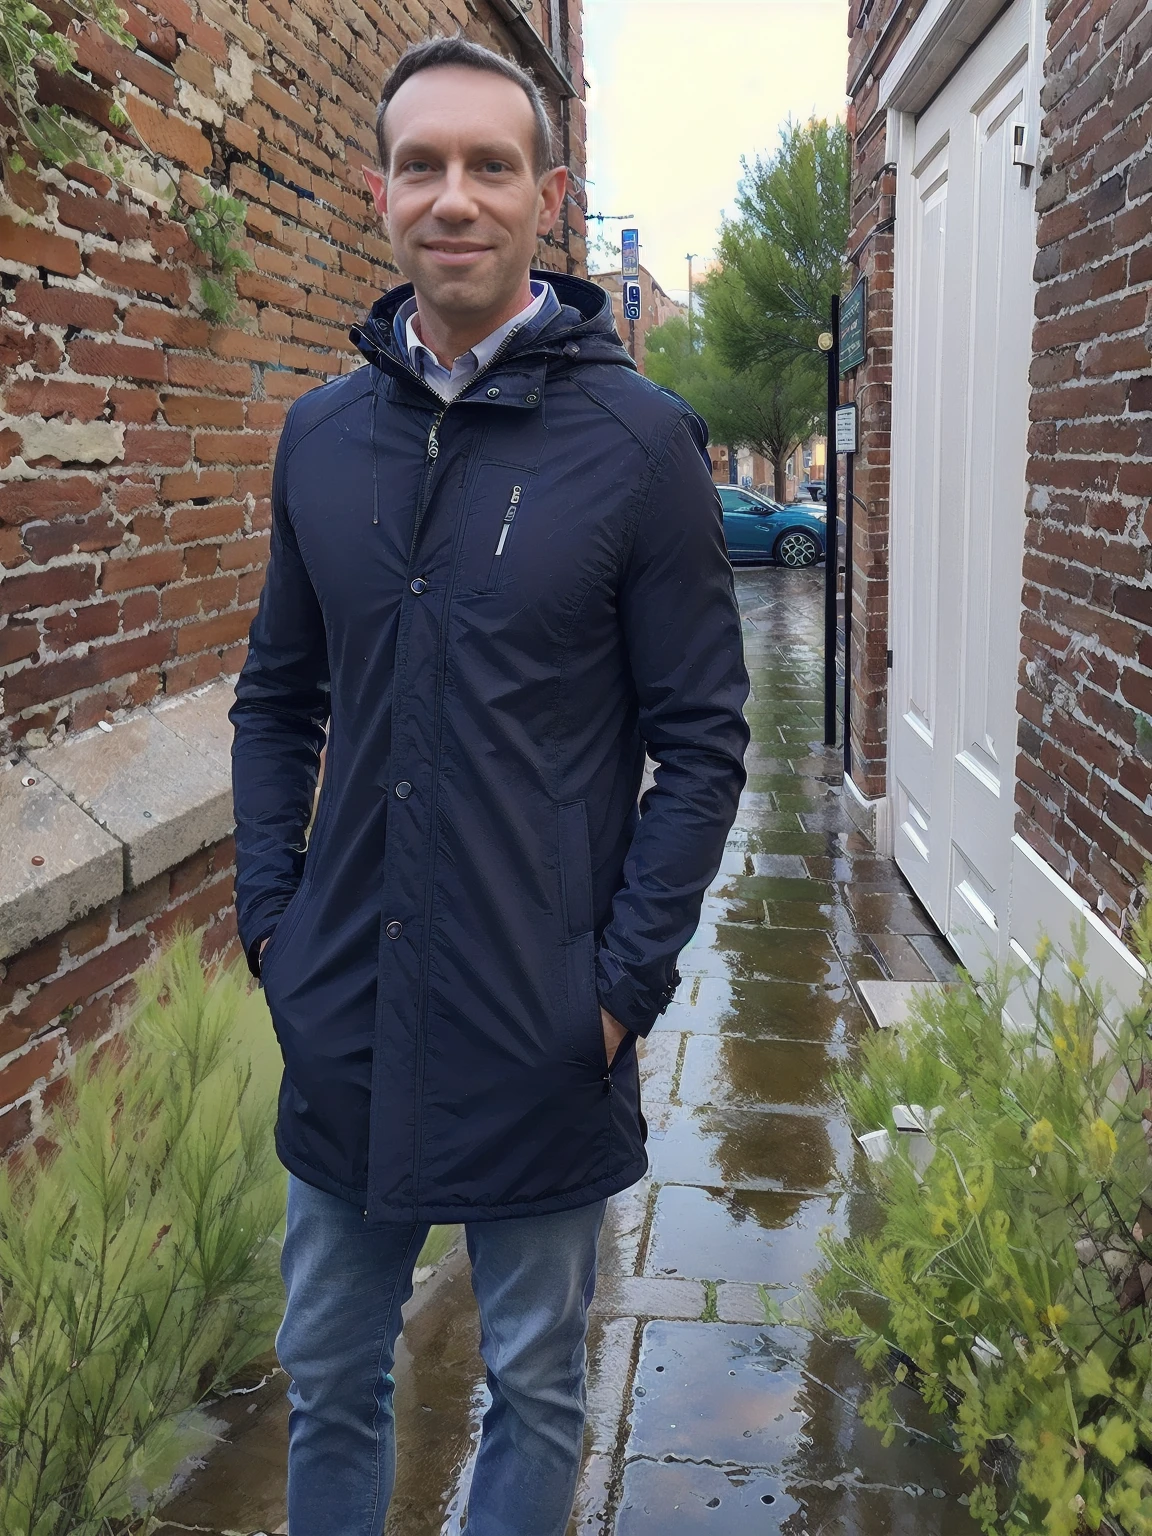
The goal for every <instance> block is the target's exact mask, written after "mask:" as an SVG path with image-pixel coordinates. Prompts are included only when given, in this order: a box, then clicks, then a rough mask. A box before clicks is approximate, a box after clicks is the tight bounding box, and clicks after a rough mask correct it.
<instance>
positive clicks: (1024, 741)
mask: <svg viewBox="0 0 1152 1536" xmlns="http://www.w3.org/2000/svg"><path fill="white" fill-rule="evenodd" d="M1048 12H1049V21H1050V28H1049V34H1048V49H1049V57H1048V61H1047V69H1046V83H1045V87H1044V97H1043V102H1042V105H1043V108H1044V113H1045V115H1044V119H1043V133H1042V143H1041V165H1040V185H1039V189H1038V199H1037V201H1038V207H1039V210H1040V224H1039V253H1038V256H1037V261H1036V278H1037V282H1038V284H1039V291H1038V293H1037V299H1036V317H1037V319H1036V329H1035V335H1034V348H1035V357H1034V360H1033V365H1032V385H1033V395H1032V405H1031V432H1030V437H1029V449H1030V459H1029V467H1028V480H1029V485H1030V491H1029V498H1028V523H1027V533H1026V544H1025V556H1024V583H1025V584H1024V623H1023V657H1022V664H1021V676H1020V695H1019V708H1020V714H1021V717H1022V720H1021V729H1020V743H1019V744H1020V756H1019V761H1018V765H1017V771H1018V774H1019V781H1020V782H1019V789H1018V793H1017V805H1018V818H1017V827H1018V830H1019V832H1020V834H1021V835H1022V836H1023V837H1025V838H1026V839H1027V841H1028V842H1029V843H1030V844H1031V845H1032V847H1033V848H1035V849H1036V850H1037V852H1039V853H1040V854H1041V855H1042V857H1043V858H1044V859H1046V860H1047V861H1048V863H1050V864H1051V865H1052V866H1053V868H1055V869H1056V870H1057V872H1058V873H1059V874H1061V875H1062V876H1063V877H1064V878H1065V879H1067V880H1068V881H1069V882H1070V883H1071V884H1072V885H1073V886H1074V887H1075V889H1076V890H1077V891H1078V892H1079V893H1080V894H1081V895H1082V896H1083V897H1084V898H1085V899H1086V900H1087V901H1088V902H1089V903H1090V905H1092V906H1093V907H1094V908H1095V909H1096V910H1097V911H1099V912H1100V913H1101V915H1102V916H1103V917H1104V918H1105V920H1106V921H1107V922H1108V923H1109V924H1110V925H1112V926H1113V927H1115V928H1116V929H1117V930H1119V931H1123V929H1124V927H1125V924H1126V922H1127V920H1128V919H1129V918H1130V916H1131V915H1132V913H1133V912H1134V910H1135V906H1136V902H1137V899H1138V888H1139V882H1140V880H1141V878H1142V874H1143V870H1144V867H1145V865H1146V864H1147V863H1148V862H1149V861H1152V565H1150V553H1149V550H1150V538H1152V516H1150V513H1149V497H1150V496H1152V368H1150V362H1152V358H1150V343H1152V330H1150V328H1149V323H1150V320H1152V314H1150V310H1149V299H1150V294H1152V153H1150V152H1149V149H1148V145H1149V140H1150V138H1152V4H1150V3H1149V0H1111V3H1109V0H1091V3H1088V0H1052V3H1051V4H1050V5H1049V7H1048ZM1141 719H1143V721H1144V722H1145V725H1144V727H1141Z"/></svg>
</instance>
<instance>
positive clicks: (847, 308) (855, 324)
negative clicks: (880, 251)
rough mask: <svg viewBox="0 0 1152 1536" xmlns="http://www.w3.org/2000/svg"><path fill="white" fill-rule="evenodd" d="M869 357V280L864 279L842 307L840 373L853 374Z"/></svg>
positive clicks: (843, 302)
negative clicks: (854, 369) (853, 370)
mask: <svg viewBox="0 0 1152 1536" xmlns="http://www.w3.org/2000/svg"><path fill="white" fill-rule="evenodd" d="M867 355H868V279H867V278H866V277H862V278H861V279H860V281H859V282H858V283H857V284H856V286H855V288H853V290H852V292H851V293H850V294H849V295H848V297H847V298H846V299H844V300H843V301H842V302H841V305H840V372H841V373H851V371H852V369H853V368H859V366H860V364H861V363H862V362H863V361H864V359H865V357H866V356H867Z"/></svg>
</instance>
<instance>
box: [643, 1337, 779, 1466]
mask: <svg viewBox="0 0 1152 1536" xmlns="http://www.w3.org/2000/svg"><path fill="white" fill-rule="evenodd" d="M806 1347H807V1339H806V1337H805V1335H804V1334H802V1333H800V1332H798V1331H796V1330H795V1329H787V1328H756V1327H749V1326H747V1325H741V1324H726V1323H673V1322H663V1321H661V1322H651V1323H648V1324H647V1325H646V1326H645V1328H644V1335H643V1339H642V1342H641V1346H640V1360H639V1364H638V1366H637V1369H636V1379H635V1386H634V1388H633V1406H632V1430H631V1433H630V1435H629V1437H628V1444H627V1447H626V1455H627V1456H628V1458H629V1459H631V1458H632V1457H634V1456H644V1457H650V1458H651V1459H653V1460H656V1461H658V1460H661V1459H662V1458H663V1457H665V1456H671V1457H674V1458H685V1459H688V1460H691V1461H707V1462H712V1463H713V1464H716V1463H723V1462H729V1463H732V1464H734V1465H736V1466H744V1467H765V1468H778V1467H780V1466H781V1465H782V1464H783V1463H784V1462H785V1460H786V1459H787V1457H788V1454H789V1452H790V1451H791V1450H792V1449H793V1447H794V1446H795V1445H796V1443H797V1441H798V1439H799V1437H800V1436H801V1435H802V1434H803V1433H804V1430H805V1425H806V1421H807V1417H808V1415H807V1411H806V1408H805V1406H804V1405H803V1404H802V1403H800V1402H799V1401H798V1399H799V1398H800V1395H801V1392H802V1390H803V1386H804V1377H803V1375H802V1372H801V1366H802V1363H803V1359H804V1353H805V1349H806Z"/></svg>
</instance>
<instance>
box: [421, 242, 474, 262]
mask: <svg viewBox="0 0 1152 1536" xmlns="http://www.w3.org/2000/svg"><path fill="white" fill-rule="evenodd" d="M424 249H425V251H426V252H427V254H428V255H429V256H431V257H432V259H433V260H434V261H439V262H442V263H443V264H444V265H445V266H449V267H466V266H469V265H471V263H473V262H475V261H478V260H479V259H480V257H481V256H486V255H487V254H488V249H489V248H488V246H486V245H471V246H445V245H426V246H425V247H424Z"/></svg>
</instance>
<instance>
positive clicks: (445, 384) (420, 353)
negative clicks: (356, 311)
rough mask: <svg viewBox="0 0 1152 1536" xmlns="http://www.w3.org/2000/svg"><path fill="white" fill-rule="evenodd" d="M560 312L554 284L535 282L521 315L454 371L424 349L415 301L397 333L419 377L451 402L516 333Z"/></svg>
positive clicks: (399, 318)
mask: <svg viewBox="0 0 1152 1536" xmlns="http://www.w3.org/2000/svg"><path fill="white" fill-rule="evenodd" d="M559 310H560V301H559V299H558V298H557V297H556V290H555V289H554V288H553V287H552V284H551V283H545V282H539V281H537V280H535V279H533V281H532V302H531V303H530V304H528V305H526V306H525V307H524V308H523V309H522V310H521V311H520V313H519V314H518V315H513V317H512V319H511V320H508V321H506V322H505V323H504V324H503V325H501V326H498V327H497V329H496V330H494V331H493V332H492V333H491V335H489V336H485V338H484V340H483V341H478V342H477V343H476V345H475V346H474V347H472V348H470V349H469V351H467V352H465V353H464V355H463V356H462V357H458V358H456V360H455V361H454V362H453V364H452V367H451V368H445V367H444V365H443V363H441V361H440V359H439V358H438V357H437V356H436V354H435V352H433V351H432V350H431V348H430V347H427V346H425V345H424V343H423V342H422V341H421V340H420V338H419V336H418V335H417V334H416V324H415V321H416V313H417V306H416V299H415V297H413V298H411V299H409V300H407V302H406V303H404V304H402V305H401V306H400V308H399V310H398V311H397V313H396V331H397V333H398V335H399V334H401V333H402V335H403V345H404V347H405V348H406V350H407V353H408V360H409V361H410V362H411V364H412V367H413V369H414V370H415V371H416V373H418V374H419V375H420V377H421V378H422V379H423V380H424V382H425V383H426V384H430V385H431V386H432V388H433V389H435V390H436V392H437V393H438V394H440V395H442V396H444V398H446V399H451V398H452V397H453V396H455V395H457V394H459V393H460V391H461V390H462V389H463V388H464V386H465V385H466V384H467V383H468V381H469V379H471V378H474V377H475V375H476V374H477V373H479V372H480V370H481V369H483V368H486V367H487V366H488V364H489V363H490V362H491V361H492V359H493V358H494V357H495V355H496V353H497V352H498V351H499V350H500V348H501V347H502V346H503V345H504V342H505V341H507V339H508V337H509V336H510V335H511V334H512V332H513V331H518V330H520V329H522V327H524V326H525V325H527V324H528V323H529V322H530V321H532V320H535V319H536V318H537V317H538V316H540V315H541V314H542V313H544V312H547V314H548V316H549V317H551V316H552V315H553V314H556V313H559Z"/></svg>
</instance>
